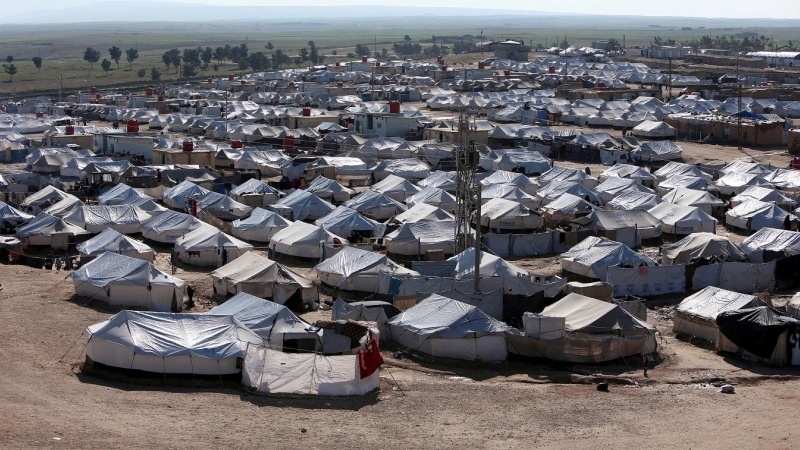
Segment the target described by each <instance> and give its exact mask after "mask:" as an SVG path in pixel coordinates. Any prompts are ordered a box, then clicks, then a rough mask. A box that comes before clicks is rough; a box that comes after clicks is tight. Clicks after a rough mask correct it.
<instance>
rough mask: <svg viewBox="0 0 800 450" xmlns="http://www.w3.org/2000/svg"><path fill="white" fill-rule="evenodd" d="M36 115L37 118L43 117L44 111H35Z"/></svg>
mask: <svg viewBox="0 0 800 450" xmlns="http://www.w3.org/2000/svg"><path fill="white" fill-rule="evenodd" d="M36 117H37V118H39V117H44V113H40V112H37V113H36Z"/></svg>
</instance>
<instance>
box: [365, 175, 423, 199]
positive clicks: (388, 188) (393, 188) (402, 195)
mask: <svg viewBox="0 0 800 450" xmlns="http://www.w3.org/2000/svg"><path fill="white" fill-rule="evenodd" d="M369 188H370V189H372V190H373V191H375V192H377V193H379V194H383V195H385V196H387V197H389V198H391V199H392V200H397V201H398V202H402V201H405V199H406V198H408V197H410V196H412V195H414V194H416V193H417V192H419V191H420V188H418V187H417V186H415V185H414V184H412V183H411V182H410V181H408V180H406V179H405V178H401V177H398V176H397V175H389V176H388V177H386V178H384V179H383V180H381V181H379V182H377V183H375V184H373V185H372V186H370V187H369Z"/></svg>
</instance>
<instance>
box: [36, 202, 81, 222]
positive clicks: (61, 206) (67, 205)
mask: <svg viewBox="0 0 800 450" xmlns="http://www.w3.org/2000/svg"><path fill="white" fill-rule="evenodd" d="M83 206H86V204H85V203H83V202H82V201H80V199H78V198H75V197H67V198H65V199H63V200H61V201H58V202H56V203H54V204H53V205H51V206H49V207H47V208H46V209H45V210H44V212H46V213H47V214H50V215H53V216H56V217H60V218H62V219H63V218H64V217H65V216H67V215H69V214H71V213H73V212H74V211H75V210H76V209H79V208H81V207H83Z"/></svg>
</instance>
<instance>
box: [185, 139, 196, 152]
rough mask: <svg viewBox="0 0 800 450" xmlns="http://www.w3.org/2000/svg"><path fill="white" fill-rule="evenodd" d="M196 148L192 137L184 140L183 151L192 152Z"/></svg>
mask: <svg viewBox="0 0 800 450" xmlns="http://www.w3.org/2000/svg"><path fill="white" fill-rule="evenodd" d="M193 150H194V141H193V140H191V139H187V140H185V141H183V151H185V152H191V151H193Z"/></svg>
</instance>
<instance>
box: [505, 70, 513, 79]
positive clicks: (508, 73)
mask: <svg viewBox="0 0 800 450" xmlns="http://www.w3.org/2000/svg"><path fill="white" fill-rule="evenodd" d="M503 75H505V76H506V78H508V77H510V76H511V71H510V70H504V71H503Z"/></svg>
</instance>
